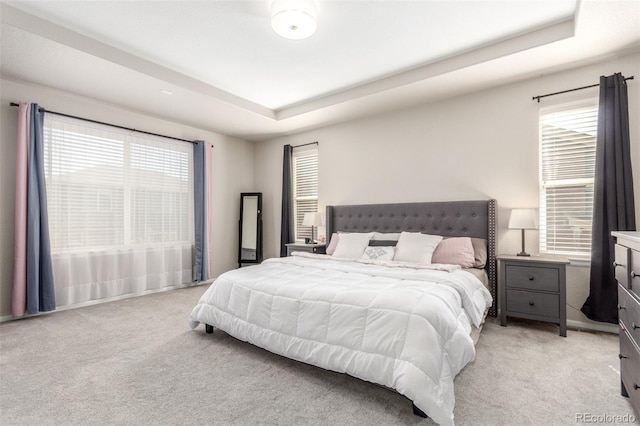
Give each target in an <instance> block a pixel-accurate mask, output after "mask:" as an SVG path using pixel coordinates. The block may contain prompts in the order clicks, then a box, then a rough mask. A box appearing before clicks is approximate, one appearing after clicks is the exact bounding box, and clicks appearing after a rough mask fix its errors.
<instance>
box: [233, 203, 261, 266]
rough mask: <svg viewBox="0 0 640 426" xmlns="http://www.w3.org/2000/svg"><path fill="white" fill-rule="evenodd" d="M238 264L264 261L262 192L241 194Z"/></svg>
mask: <svg viewBox="0 0 640 426" xmlns="http://www.w3.org/2000/svg"><path fill="white" fill-rule="evenodd" d="M238 240H239V242H238V266H239V267H242V265H243V264H245V263H260V262H262V192H243V193H242V194H240V235H239V238H238Z"/></svg>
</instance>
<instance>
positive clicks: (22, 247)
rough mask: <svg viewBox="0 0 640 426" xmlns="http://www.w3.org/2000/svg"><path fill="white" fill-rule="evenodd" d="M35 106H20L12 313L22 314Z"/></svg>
mask: <svg viewBox="0 0 640 426" xmlns="http://www.w3.org/2000/svg"><path fill="white" fill-rule="evenodd" d="M30 110H31V106H30V105H29V104H26V103H21V104H20V106H19V107H18V141H17V142H18V144H17V156H16V217H15V247H14V269H13V299H12V303H11V312H12V314H13V316H15V317H20V316H23V315H24V314H25V311H26V308H27V193H28V186H27V184H28V180H27V170H28V169H27V164H28V161H29V157H28V153H29V115H30Z"/></svg>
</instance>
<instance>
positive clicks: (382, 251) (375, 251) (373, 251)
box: [361, 246, 396, 260]
mask: <svg viewBox="0 0 640 426" xmlns="http://www.w3.org/2000/svg"><path fill="white" fill-rule="evenodd" d="M395 252H396V248H395V247H389V246H387V247H374V246H369V247H367V248H366V249H365V250H364V253H363V254H362V258H361V259H365V260H393V255H394V254H395Z"/></svg>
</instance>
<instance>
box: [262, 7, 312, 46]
mask: <svg viewBox="0 0 640 426" xmlns="http://www.w3.org/2000/svg"><path fill="white" fill-rule="evenodd" d="M317 26H318V25H317V23H316V7H315V5H314V4H313V1H311V0H275V1H274V2H273V3H272V4H271V27H272V28H273V30H274V31H275V32H276V33H277V34H278V35H279V36H281V37H284V38H287V39H289V40H302V39H305V38H307V37H311V36H312V35H313V33H315V32H316V28H317Z"/></svg>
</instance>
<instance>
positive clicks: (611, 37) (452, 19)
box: [0, 0, 640, 139]
mask: <svg viewBox="0 0 640 426" xmlns="http://www.w3.org/2000/svg"><path fill="white" fill-rule="evenodd" d="M276 3H277V2H276ZM276 3H274V4H276ZM312 4H313V5H314V6H315V10H314V13H315V17H316V19H317V22H318V23H319V25H318V26H317V29H316V31H315V33H314V34H313V35H312V36H311V37H309V38H306V39H303V40H287V39H284V38H282V37H280V36H278V35H277V34H276V33H275V32H274V31H273V29H272V28H271V18H272V14H273V9H272V8H271V6H272V2H269V1H267V0H264V1H215V2H201V1H190V0H183V1H166V2H137V1H122V2H113V1H91V2H80V1H52V2H22V1H3V2H2V3H1V4H0V6H1V8H2V9H1V11H0V12H1V17H2V52H1V53H2V58H3V61H2V64H1V69H0V71H1V72H2V76H3V77H4V78H9V79H14V80H23V81H27V82H32V83H37V84H42V85H45V86H50V87H53V88H57V89H60V90H65V91H71V92H72V93H78V94H81V95H83V96H88V97H93V98H95V99H100V100H106V101H109V102H113V99H112V98H111V96H113V98H115V99H117V100H118V102H117V103H119V104H126V105H127V106H128V107H130V108H134V109H139V110H141V111H148V112H151V113H154V114H156V115H162V116H164V115H166V114H169V113H171V114H172V116H175V113H174V112H173V111H169V110H160V108H166V107H160V106H158V105H156V104H157V103H156V102H153V100H152V99H154V97H155V96H160V95H161V94H159V93H160V90H167V91H170V92H173V93H174V95H173V96H172V98H171V99H172V102H175V103H176V105H178V104H179V105H181V106H182V107H185V106H188V105H194V106H197V107H198V108H199V109H201V110H202V111H203V112H202V113H201V115H202V116H203V117H205V116H209V117H212V118H210V119H209V120H205V121H204V122H206V123H207V126H213V125H214V124H212V123H215V125H218V123H220V125H221V126H222V127H221V128H219V129H218V130H217V131H219V132H223V133H225V132H226V133H229V134H234V135H239V136H242V137H247V138H250V139H254V138H264V137H270V136H272V135H275V134H281V133H282V132H291V131H296V130H300V129H305V128H309V127H314V126H317V125H322V124H327V123H329V122H335V121H339V120H344V119H349V118H354V117H357V116H361V115H362V114H369V113H375V112H380V111H383V110H385V109H390V108H395V107H398V106H402V105H408V104H415V103H416V102H420V101H422V102H424V101H425V100H428V99H430V98H433V96H436V95H437V96H442V94H443V93H444V92H445V90H444V89H443V88H442V87H441V86H442V83H443V82H444V81H455V76H456V75H458V74H464V73H466V71H467V70H473V69H476V68H482V69H485V68H491V67H492V66H494V65H492V64H498V63H500V64H502V65H501V67H500V68H495V69H494V73H493V75H491V73H487V74H484V73H482V74H477V78H476V80H477V81H476V82H471V83H473V84H471V83H470V82H466V81H465V82H460V84H459V87H452V88H451V89H448V90H449V92H450V93H454V92H459V90H460V87H464V88H467V89H468V88H470V87H477V88H479V87H486V86H487V85H491V84H498V82H499V81H500V80H502V81H504V78H505V77H509V78H515V77H517V76H518V75H525V74H527V75H530V74H531V72H533V71H535V70H537V69H546V68H549V67H558V66H562V65H563V64H567V63H570V62H577V61H585V60H588V58H590V57H596V56H599V55H603V54H606V53H610V52H611V50H612V49H614V50H622V49H627V50H628V49H629V48H632V49H633V48H637V46H638V43H639V41H638V39H639V38H640V36H639V35H638V34H639V33H640V30H638V29H637V28H638V26H640V25H639V24H640V22H638V21H640V19H639V18H638V15H639V14H640V13H639V12H640V6H639V4H640V2H600V1H595V0H583V1H581V2H577V1H576V0H559V1H558V0H555V1H539V0H531V1H527V0H524V1H517V2H495V1H473V0H468V1H455V2H443V1H429V0H427V1H406V2H405V1H359V2H337V1H322V0H316V1H314V2H312ZM578 8H579V9H580V10H579V13H578ZM581 25H582V27H581ZM597 25H600V28H609V30H608V31H607V32H606V34H603V33H600V34H597V33H596V34H594V33H592V32H590V30H589V28H590V26H593V27H596V26H597ZM25 47H29V48H28V49H25ZM43 58H48V60H47V62H46V65H45V67H44V69H46V71H47V72H46V73H45V72H42V71H43V69H42V68H41V67H40V66H41V65H42V62H43V61H44V59H43ZM70 60H73V61H75V63H77V64H82V66H80V65H78V66H73V65H70V63H69V62H68V61H70ZM505 63H506V64H508V65H509V67H508V68H504V64H505ZM87 74H90V75H91V76H92V77H93V78H88V77H87ZM115 76H119V77H118V78H119V80H115ZM93 80H98V81H100V82H101V86H102V87H100V85H96V84H94V85H92V84H91V81H93ZM134 82H135V84H136V86H135V88H134V90H135V91H137V92H138V94H137V95H136V96H134V97H132V96H130V95H131V93H132V91H131V89H132V87H131V86H132V85H133V84H134ZM492 82H493V83H492ZM434 85H435V86H434ZM107 89H108V90H107ZM152 92H153V93H155V94H157V95H151V94H149V95H147V93H152ZM112 94H113V95H112ZM118 94H120V95H122V94H127V95H128V96H117V95H118ZM162 96H164V95H162ZM385 98H386V100H387V102H385V100H384V99H385ZM165 99H166V97H165ZM389 101H393V102H392V105H391V106H390V105H389V104H390V102H389ZM165 103H166V102H165ZM183 109H184V108H178V110H179V111H182V110H183ZM188 109H191V108H188ZM196 116H197V114H196V115H193V114H192V115H188V114H186V113H185V114H184V115H183V114H182V113H181V112H179V113H178V115H177V118H179V119H180V120H184V118H185V117H188V121H187V122H189V123H193V124H194V125H199V126H202V124H203V121H201V118H197V119H196V118H195V117H196ZM231 116H233V117H234V118H233V119H229V118H228V117H231ZM225 117H226V118H225ZM193 120H197V121H196V122H194V121H193ZM231 123H238V126H239V127H245V128H246V129H247V130H245V131H241V130H240V128H238V129H235V124H234V129H235V130H231V131H230V130H229V129H230V126H231ZM241 123H244V124H241Z"/></svg>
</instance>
